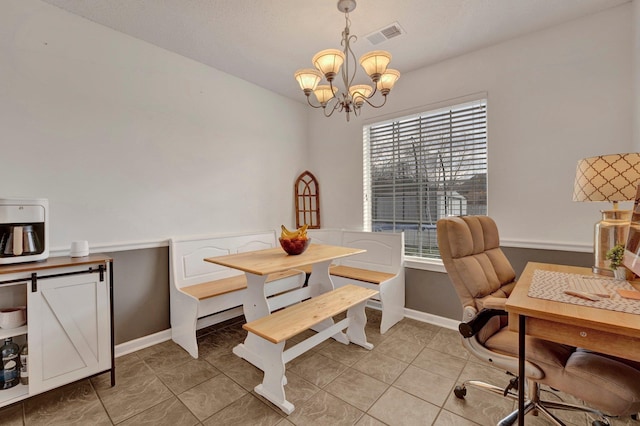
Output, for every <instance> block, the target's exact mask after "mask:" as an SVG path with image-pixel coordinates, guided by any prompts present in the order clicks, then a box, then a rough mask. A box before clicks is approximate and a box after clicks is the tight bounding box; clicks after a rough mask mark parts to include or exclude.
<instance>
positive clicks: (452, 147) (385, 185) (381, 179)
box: [363, 99, 487, 257]
mask: <svg viewBox="0 0 640 426" xmlns="http://www.w3.org/2000/svg"><path fill="white" fill-rule="evenodd" d="M363 132H364V134H363V139H364V143H363V147H364V182H365V189H364V206H365V208H364V212H365V214H364V223H365V226H366V227H368V229H369V230H371V231H391V232H400V231H404V232H405V245H406V247H405V254H406V255H407V256H419V257H439V252H438V247H437V239H436V232H435V226H436V222H437V220H438V219H439V218H441V217H445V216H451V215H472V214H486V212H487V102H486V99H482V100H478V101H473V102H468V103H464V104H459V105H454V106H450V107H447V108H440V109H437V110H433V111H427V112H423V113H419V114H414V115H411V116H406V117H401V118H398V119H394V120H391V121H386V122H382V123H374V124H371V125H368V126H365V127H364V129H363Z"/></svg>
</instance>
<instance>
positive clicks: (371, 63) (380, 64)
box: [360, 50, 391, 83]
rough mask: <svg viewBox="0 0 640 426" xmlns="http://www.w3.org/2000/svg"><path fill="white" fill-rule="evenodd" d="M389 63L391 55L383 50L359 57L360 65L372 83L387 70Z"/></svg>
mask: <svg viewBox="0 0 640 426" xmlns="http://www.w3.org/2000/svg"><path fill="white" fill-rule="evenodd" d="M389 62H391V53H389V52H385V51H384V50H374V51H373V52H369V53H365V54H364V55H362V56H361V57H360V65H362V68H364V71H365V72H366V73H367V75H368V76H369V77H371V80H373V82H374V83H375V82H377V81H378V79H379V78H380V76H381V75H382V74H383V73H384V72H385V71H386V70H387V65H389Z"/></svg>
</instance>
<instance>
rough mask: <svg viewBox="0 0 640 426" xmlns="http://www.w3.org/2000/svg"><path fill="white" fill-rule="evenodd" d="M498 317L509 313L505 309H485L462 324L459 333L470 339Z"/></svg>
mask: <svg viewBox="0 0 640 426" xmlns="http://www.w3.org/2000/svg"><path fill="white" fill-rule="evenodd" d="M498 315H507V312H506V311H505V310H503V309H483V310H481V311H480V312H478V314H477V315H476V316H475V317H473V318H471V319H470V320H469V321H466V322H461V323H460V325H459V326H458V331H460V334H462V337H464V338H465V339H468V338H469V337H473V336H475V335H476V334H477V333H478V332H479V331H480V330H481V329H482V327H484V326H485V325H486V324H487V322H489V320H490V319H491V318H493V317H495V316H498Z"/></svg>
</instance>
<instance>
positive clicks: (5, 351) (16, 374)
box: [0, 337, 20, 389]
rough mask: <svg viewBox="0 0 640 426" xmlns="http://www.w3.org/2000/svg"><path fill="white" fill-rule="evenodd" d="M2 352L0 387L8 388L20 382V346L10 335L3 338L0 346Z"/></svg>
mask: <svg viewBox="0 0 640 426" xmlns="http://www.w3.org/2000/svg"><path fill="white" fill-rule="evenodd" d="M0 353H1V354H2V374H1V377H0V380H1V383H0V389H9V388H12V387H14V386H15V385H17V384H18V383H20V365H19V363H20V347H19V346H18V345H16V344H15V343H13V339H12V338H11V337H7V338H6V339H4V345H2V347H1V348H0Z"/></svg>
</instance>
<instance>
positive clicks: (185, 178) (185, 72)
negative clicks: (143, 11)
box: [0, 0, 307, 249]
mask: <svg viewBox="0 0 640 426" xmlns="http://www.w3.org/2000/svg"><path fill="white" fill-rule="evenodd" d="M0 58H2V60H0V134H1V136H0V144H1V149H0V163H1V165H0V198H2V197H11V196H18V197H23V198H30V197H43V198H48V199H49V202H50V207H51V213H50V219H51V245H52V248H54V249H55V248H56V247H57V248H68V247H69V244H70V242H71V241H73V240H77V239H86V240H89V242H90V244H91V245H92V246H93V247H95V246H100V245H103V246H105V245H109V244H116V245H122V244H126V243H129V242H137V241H142V242H147V241H151V242H153V241H158V240H163V239H167V238H168V237H170V236H172V235H188V234H202V233H213V232H215V233H217V232H237V231H252V230H263V229H274V228H277V227H279V225H280V224H281V223H284V224H289V225H290V224H292V223H293V222H294V220H293V193H292V188H293V182H294V179H295V178H296V177H297V175H298V174H299V173H301V172H302V171H304V169H305V167H304V166H305V165H304V164H303V163H304V159H305V158H306V153H307V152H306V149H307V147H306V137H307V133H306V131H307V122H306V109H305V108H304V106H303V105H302V104H300V103H297V102H294V101H291V100H288V99H286V98H284V97H281V96H279V95H275V94H274V93H272V92H269V91H267V90H264V89H261V88H259V87H257V86H254V85H251V84H249V83H246V82H244V81H242V80H239V79H237V78H235V77H232V76H230V75H228V74H224V73H222V72H219V71H217V70H214V69H211V68H209V67H206V66H204V65H201V64H199V63H196V62H194V61H191V60H189V59H186V58H184V57H181V56H178V55H175V54H173V53H170V52H168V51H166V50H163V49H160V48H157V47H155V46H153V45H150V44H147V43H145V42H142V41H140V40H136V39H134V38H131V37H128V36H126V35H123V34H121V33H119V32H116V31H113V30H111V29H108V28H106V27H102V26H100V25H97V24H95V23H92V22H90V21H88V20H85V19H82V18H80V17H77V16H74V15H71V14H68V13H66V12H64V11H62V10H60V9H58V8H56V7H53V6H50V5H48V4H45V3H42V2H40V1H38V0H4V1H3V2H2V4H1V5H0Z"/></svg>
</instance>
